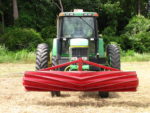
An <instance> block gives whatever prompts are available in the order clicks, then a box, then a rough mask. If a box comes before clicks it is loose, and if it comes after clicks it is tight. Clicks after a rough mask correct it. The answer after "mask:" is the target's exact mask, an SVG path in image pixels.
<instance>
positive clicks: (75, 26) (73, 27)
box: [62, 17, 94, 38]
mask: <svg viewBox="0 0 150 113" xmlns="http://www.w3.org/2000/svg"><path fill="white" fill-rule="evenodd" d="M62 37H65V38H80V37H82V38H91V37H94V18H93V17H64V19H63V30H62Z"/></svg>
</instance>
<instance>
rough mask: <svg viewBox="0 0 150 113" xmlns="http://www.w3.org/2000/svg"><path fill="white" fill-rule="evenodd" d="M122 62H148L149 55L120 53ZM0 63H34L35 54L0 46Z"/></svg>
mask: <svg viewBox="0 0 150 113" xmlns="http://www.w3.org/2000/svg"><path fill="white" fill-rule="evenodd" d="M121 61H122V62H135V61H137V62H139V61H150V53H143V54H139V53H135V52H134V51H132V50H129V51H127V52H124V51H123V52H121ZM0 63H35V52H29V51H27V50H21V51H16V52H13V51H8V49H7V48H6V47H5V46H0Z"/></svg>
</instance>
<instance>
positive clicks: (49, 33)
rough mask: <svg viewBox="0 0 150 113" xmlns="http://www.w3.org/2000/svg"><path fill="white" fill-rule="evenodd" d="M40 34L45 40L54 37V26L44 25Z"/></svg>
mask: <svg viewBox="0 0 150 113" xmlns="http://www.w3.org/2000/svg"><path fill="white" fill-rule="evenodd" d="M41 35H42V37H43V38H44V39H45V40H47V39H49V38H56V27H55V26H47V27H44V28H43V29H42V31H41Z"/></svg>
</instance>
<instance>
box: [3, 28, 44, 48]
mask: <svg viewBox="0 0 150 113" xmlns="http://www.w3.org/2000/svg"><path fill="white" fill-rule="evenodd" d="M1 42H2V43H3V44H5V46H6V47H7V48H8V49H9V50H22V49H28V50H34V49H35V48H36V46H37V45H38V44H39V43H41V42H43V39H42V38H41V36H40V34H39V33H37V32H36V31H35V30H33V29H27V28H15V27H14V28H9V29H8V30H7V32H6V33H4V35H2V36H1Z"/></svg>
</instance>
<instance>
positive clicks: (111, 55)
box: [99, 44, 120, 98]
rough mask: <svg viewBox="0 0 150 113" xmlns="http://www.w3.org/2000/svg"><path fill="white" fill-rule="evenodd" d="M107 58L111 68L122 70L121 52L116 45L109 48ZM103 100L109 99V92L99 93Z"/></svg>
mask: <svg viewBox="0 0 150 113" xmlns="http://www.w3.org/2000/svg"><path fill="white" fill-rule="evenodd" d="M107 58H108V64H109V66H110V67H113V68H117V69H120V51H119V48H118V47H117V46H116V45H114V44H109V45H108V46H107ZM99 96H100V97H101V98H108V97H109V92H99Z"/></svg>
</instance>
